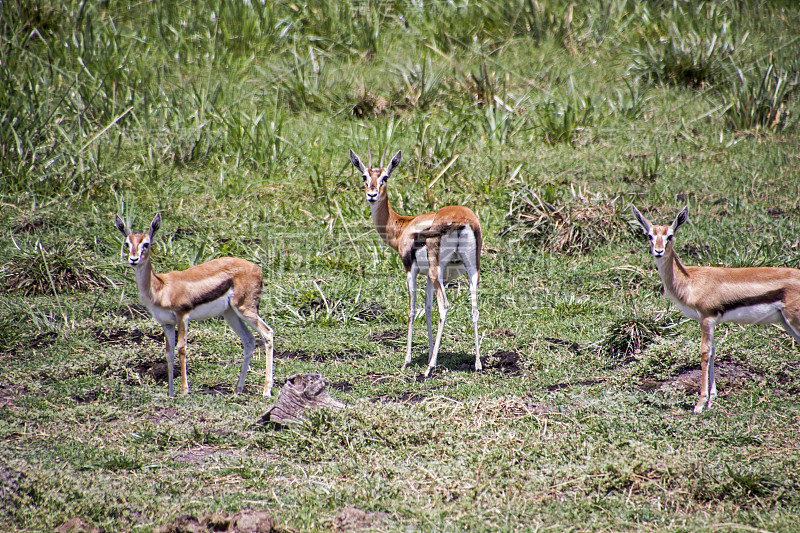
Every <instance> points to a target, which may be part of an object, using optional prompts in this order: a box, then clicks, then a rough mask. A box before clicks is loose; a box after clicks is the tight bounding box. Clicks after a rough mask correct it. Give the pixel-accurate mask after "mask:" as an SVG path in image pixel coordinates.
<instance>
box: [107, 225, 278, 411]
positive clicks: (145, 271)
mask: <svg viewBox="0 0 800 533" xmlns="http://www.w3.org/2000/svg"><path fill="white" fill-rule="evenodd" d="M115 222H116V225H117V229H119V231H121V232H122V234H123V235H125V244H126V245H127V246H128V263H129V264H130V265H131V266H132V267H133V268H134V270H135V272H136V287H137V289H138V291H139V300H141V302H142V304H143V305H144V306H145V307H147V309H148V310H149V311H150V314H151V315H153V318H155V319H156V321H157V322H158V323H159V324H161V326H162V327H163V328H164V338H165V339H166V351H167V366H168V370H169V395H170V396H175V389H174V386H173V374H174V363H175V348H176V339H175V328H176V326H177V330H178V336H177V349H178V357H179V359H180V363H181V394H182V395H184V396H185V395H186V394H188V393H189V383H188V380H187V379H186V329H187V327H188V324H189V320H204V319H206V318H211V317H215V316H220V315H222V316H223V317H224V318H225V320H226V321H227V322H228V324H229V325H230V326H231V329H233V331H234V332H235V333H236V334H237V335H238V336H239V338H240V339H241V340H242V344H244V363H242V372H241V374H239V383H238V384H237V385H236V392H242V390H244V380H245V378H246V377H247V370H248V369H249V368H250V358H251V356H252V355H253V351H254V350H255V347H256V340H255V338H254V337H253V334H252V333H251V332H250V330H249V329H247V326H246V325H245V324H248V325H250V327H252V328H253V329H255V330H256V331H258V333H259V334H260V335H261V337H262V339H263V341H264V344H265V352H266V360H267V377H266V381H265V383H264V396H271V395H272V385H273V379H272V357H273V342H274V336H273V331H272V328H270V327H269V326H268V325H267V323H266V322H264V321H263V320H262V319H261V317H260V316H259V314H258V303H259V301H260V300H261V269H260V268H259V267H258V266H256V265H254V264H253V263H251V262H250V261H245V260H244V259H237V258H234V257H220V258H218V259H213V260H211V261H208V262H207V263H203V264H201V265H196V266H193V267H191V268H187V269H186V270H176V271H173V272H168V273H164V274H156V273H154V272H153V268H152V266H151V264H150V253H151V244H152V242H153V237H154V236H155V234H156V231H158V228H159V227H161V213H158V214H157V215H156V216H155V218H154V219H153V222H152V223H151V224H150V231H149V232H148V233H132V232H131V230H130V229H128V227H127V226H126V225H125V223H124V222H123V221H122V219H121V218H120V217H119V215H115Z"/></svg>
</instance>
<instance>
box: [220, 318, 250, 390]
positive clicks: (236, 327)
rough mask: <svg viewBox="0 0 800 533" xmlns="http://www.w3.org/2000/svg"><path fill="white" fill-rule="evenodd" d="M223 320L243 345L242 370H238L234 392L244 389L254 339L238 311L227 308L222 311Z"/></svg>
mask: <svg viewBox="0 0 800 533" xmlns="http://www.w3.org/2000/svg"><path fill="white" fill-rule="evenodd" d="M223 316H224V317H225V321H226V322H228V325H230V327H231V329H232V330H233V331H234V333H236V335H238V336H239V339H241V341H242V345H243V346H244V361H243V362H242V370H241V372H239V382H238V383H237V384H236V392H237V393H240V392H242V391H244V382H245V380H246V379H247V371H248V370H249V369H250V359H251V358H252V356H253V351H255V348H256V339H255V337H253V334H252V333H250V330H249V329H247V326H246V325H245V323H244V321H243V320H242V319H241V318H240V317H239V313H237V312H236V311H234V310H233V308H229V309H228V310H227V311H225V312H224V313H223Z"/></svg>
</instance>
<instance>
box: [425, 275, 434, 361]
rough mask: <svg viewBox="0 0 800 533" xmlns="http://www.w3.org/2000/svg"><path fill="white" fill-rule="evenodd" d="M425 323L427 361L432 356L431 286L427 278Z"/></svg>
mask: <svg viewBox="0 0 800 533" xmlns="http://www.w3.org/2000/svg"><path fill="white" fill-rule="evenodd" d="M425 322H426V324H427V325H428V359H430V357H431V354H433V284H432V283H431V279H430V278H428V279H427V281H426V282H425Z"/></svg>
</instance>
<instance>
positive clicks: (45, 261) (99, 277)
mask: <svg viewBox="0 0 800 533" xmlns="http://www.w3.org/2000/svg"><path fill="white" fill-rule="evenodd" d="M15 252H16V253H13V254H12V255H11V257H9V258H8V260H7V261H6V263H5V265H3V267H2V268H0V287H2V288H3V289H4V290H5V291H7V292H9V293H10V294H18V295H21V296H40V295H43V294H47V295H53V294H56V293H61V292H73V291H79V292H89V291H93V290H96V289H102V288H106V287H109V286H113V285H114V282H113V281H112V280H111V279H109V278H108V277H107V276H106V275H105V274H103V273H102V272H100V270H99V269H98V268H97V266H96V264H95V261H94V258H90V257H87V255H86V252H85V249H84V247H83V246H82V243H81V241H71V242H60V243H57V244H55V245H53V246H52V247H47V248H45V246H44V245H42V243H41V242H39V241H37V242H36V244H35V245H34V246H33V247H32V248H30V249H22V248H18V249H17V250H16V251H15Z"/></svg>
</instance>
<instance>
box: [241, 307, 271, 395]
mask: <svg viewBox="0 0 800 533" xmlns="http://www.w3.org/2000/svg"><path fill="white" fill-rule="evenodd" d="M238 311H239V312H240V313H241V317H242V318H244V320H245V322H247V323H248V324H250V325H251V326H252V327H253V329H255V330H256V331H258V333H259V334H260V335H261V338H262V339H263V340H264V357H265V359H266V370H267V375H266V377H265V378H264V396H272V386H273V384H274V381H273V377H272V370H273V368H272V367H273V359H274V356H275V332H274V331H273V330H272V328H271V327H269V324H267V323H266V322H264V320H263V319H262V318H261V317H260V316H259V314H258V311H257V310H254V309H239V310H238Z"/></svg>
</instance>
